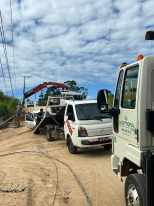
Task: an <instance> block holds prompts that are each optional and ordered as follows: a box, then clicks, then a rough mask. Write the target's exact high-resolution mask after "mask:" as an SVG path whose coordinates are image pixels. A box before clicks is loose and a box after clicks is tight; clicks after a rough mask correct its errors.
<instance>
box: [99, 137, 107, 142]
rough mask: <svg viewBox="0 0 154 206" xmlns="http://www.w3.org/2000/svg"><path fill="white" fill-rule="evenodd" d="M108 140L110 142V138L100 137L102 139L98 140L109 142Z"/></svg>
mask: <svg viewBox="0 0 154 206" xmlns="http://www.w3.org/2000/svg"><path fill="white" fill-rule="evenodd" d="M107 140H109V138H108V137H100V138H98V142H104V141H107Z"/></svg>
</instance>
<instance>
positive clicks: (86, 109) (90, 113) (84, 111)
mask: <svg viewBox="0 0 154 206" xmlns="http://www.w3.org/2000/svg"><path fill="white" fill-rule="evenodd" d="M75 109H76V114H77V117H78V120H94V119H98V120H99V119H100V120H101V119H105V118H111V117H110V116H109V115H107V114H101V113H100V111H99V109H98V107H97V103H89V104H77V105H75Z"/></svg>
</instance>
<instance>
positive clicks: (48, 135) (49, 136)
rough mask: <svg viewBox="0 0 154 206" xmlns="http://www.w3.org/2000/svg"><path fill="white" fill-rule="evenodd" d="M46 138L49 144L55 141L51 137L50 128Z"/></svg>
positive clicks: (47, 130)
mask: <svg viewBox="0 0 154 206" xmlns="http://www.w3.org/2000/svg"><path fill="white" fill-rule="evenodd" d="M46 137H47V140H48V141H49V142H51V141H53V140H54V138H53V137H52V136H51V131H50V130H49V129H48V128H47V129H46Z"/></svg>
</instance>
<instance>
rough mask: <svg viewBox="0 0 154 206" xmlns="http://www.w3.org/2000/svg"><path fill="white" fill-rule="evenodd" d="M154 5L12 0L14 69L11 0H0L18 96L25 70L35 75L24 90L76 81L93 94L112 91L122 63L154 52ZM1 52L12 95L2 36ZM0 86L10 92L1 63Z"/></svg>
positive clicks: (136, 0)
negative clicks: (150, 37) (151, 35)
mask: <svg viewBox="0 0 154 206" xmlns="http://www.w3.org/2000/svg"><path fill="white" fill-rule="evenodd" d="M153 8H154V1H152V0H147V1H143V0H125V1H121V0H97V1H95V0H78V1H76V0H65V1H64V0H44V1H37V0H12V18H13V19H12V20H13V34H14V57H15V69H14V60H13V47H12V30H11V13H10V0H5V1H2V0H1V2H0V9H1V14H2V19H3V28H4V32H5V41H6V43H7V44H6V48H7V55H8V62H9V68H10V75H11V82H12V86H13V91H14V96H15V97H17V98H22V90H23V77H22V76H25V75H26V76H31V78H26V87H29V88H28V89H26V91H27V90H30V89H31V88H33V87H35V86H36V85H38V84H41V83H43V82H49V81H53V82H59V83H63V82H64V81H67V80H75V81H76V82H77V83H78V85H79V86H84V87H86V88H87V89H88V90H89V96H88V98H89V99H90V98H96V96H97V91H98V90H99V89H101V88H103V89H104V88H105V89H109V90H111V91H112V92H113V93H114V89H115V83H116V79H117V69H118V67H119V65H120V64H121V63H123V62H127V63H132V62H134V61H136V59H137V56H138V55H139V54H143V55H144V56H147V55H151V54H153V53H154V49H153V47H154V43H153V42H152V43H151V41H145V40H144V39H145V33H146V31H147V30H154V11H153ZM0 26H1V24H0ZM0 57H1V61H2V65H3V69H4V76H5V80H6V85H7V91H8V93H9V94H10V95H11V94H12V92H11V84H10V79H9V74H8V70H7V67H6V60H5V56H4V50H3V45H2V41H1V38H0ZM0 89H1V90H2V91H3V92H6V88H5V84H4V79H3V76H2V71H1V68H0ZM38 96H39V94H37V95H36V97H37V98H38ZM31 99H35V95H33V96H32V97H31Z"/></svg>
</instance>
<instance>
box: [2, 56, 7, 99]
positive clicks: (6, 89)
mask: <svg viewBox="0 0 154 206" xmlns="http://www.w3.org/2000/svg"><path fill="white" fill-rule="evenodd" d="M0 64H1V69H2V74H3V79H4V84H5V88H6V93H7V95H8V92H7V86H6V81H5V76H4V71H3V67H2V62H1V58H0Z"/></svg>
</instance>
